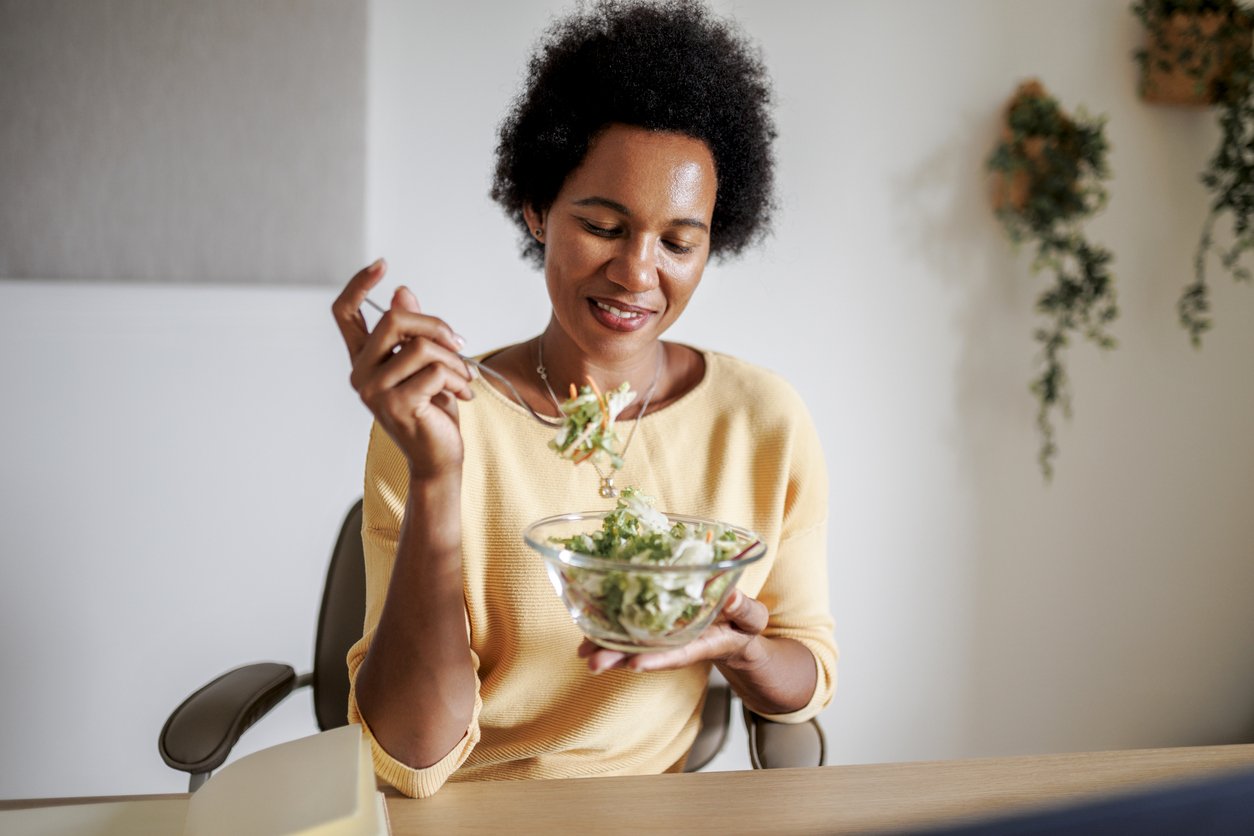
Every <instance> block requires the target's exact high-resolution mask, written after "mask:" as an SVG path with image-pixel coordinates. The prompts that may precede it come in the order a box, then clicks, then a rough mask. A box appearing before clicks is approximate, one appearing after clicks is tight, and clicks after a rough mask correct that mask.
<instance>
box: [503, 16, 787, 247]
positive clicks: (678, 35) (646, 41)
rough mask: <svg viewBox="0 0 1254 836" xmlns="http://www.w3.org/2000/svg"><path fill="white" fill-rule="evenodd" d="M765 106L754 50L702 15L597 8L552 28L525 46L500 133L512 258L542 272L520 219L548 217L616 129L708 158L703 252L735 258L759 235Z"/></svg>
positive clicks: (769, 196)
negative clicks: (527, 53)
mask: <svg viewBox="0 0 1254 836" xmlns="http://www.w3.org/2000/svg"><path fill="white" fill-rule="evenodd" d="M770 105H771V87H770V81H769V79H768V77H767V74H766V68H765V66H764V65H763V63H762V59H761V57H760V55H759V53H758V50H757V49H756V47H754V46H753V45H751V44H750V43H749V42H748V41H747V40H746V39H745V38H744V37H743V36H742V35H740V34H739V32H737V31H736V30H735V29H734V28H733V27H732V26H731V25H729V24H728V23H726V22H723V21H721V20H718V19H715V18H714V17H713V16H712V15H711V14H710V12H709V11H708V10H707V9H705V8H704V7H703V6H701V5H699V4H698V3H695V2H684V1H683V0H660V2H620V0H603V2H598V3H596V4H595V5H594V6H592V7H591V8H590V9H588V10H586V11H579V12H576V13H574V14H572V15H570V16H569V17H566V18H564V19H562V20H559V21H558V22H556V23H555V24H554V25H553V26H552V27H551V28H550V29H549V30H548V32H546V33H545V35H544V36H543V37H542V38H541V40H540V42H539V44H538V45H537V47H536V49H535V52H534V53H533V54H532V57H531V61H530V63H529V64H528V72H527V81H526V85H525V87H524V89H523V91H522V92H521V93H520V94H519V96H518V97H517V99H515V101H514V104H513V107H512V108H511V109H510V111H509V113H508V114H506V116H505V119H504V120H503V121H502V123H501V127H500V141H499V143H498V145H497V148H496V173H495V176H494V178H493V182H492V192H491V195H492V199H493V200H495V201H496V202H497V203H499V204H500V205H501V207H502V208H503V209H504V210H505V212H506V214H507V215H509V217H510V218H511V219H512V220H514V221H516V222H517V224H518V225H519V227H520V229H521V230H522V233H523V234H522V252H523V255H524V257H527V258H530V259H532V260H533V261H534V262H535V263H537V264H540V265H542V264H543V263H544V247H543V245H542V244H540V242H538V241H536V240H535V239H534V238H533V237H532V236H531V235H530V231H529V230H528V229H527V223H526V220H525V219H524V218H523V215H522V209H523V207H524V206H526V205H528V204H529V205H531V206H534V207H535V208H536V209H539V210H545V209H547V208H548V207H550V206H552V204H553V201H554V199H555V198H556V197H557V193H558V191H559V190H560V189H561V187H562V183H563V182H564V181H565V180H566V176H567V175H568V174H570V172H572V171H573V170H574V169H575V168H577V167H578V166H579V164H580V163H581V162H582V161H583V158H584V156H585V155H586V154H587V152H588V148H589V146H590V145H591V143H592V141H593V140H594V139H595V137H596V135H597V133H598V132H599V131H601V130H602V129H603V128H605V127H606V126H607V125H610V124H612V123H622V124H627V125H634V126H637V127H642V128H646V129H649V130H657V131H667V132H674V133H681V134H685V135H687V136H691V137H694V138H696V139H700V140H702V141H704V142H705V143H706V145H707V146H709V148H710V151H711V153H712V155H713V157H714V166H715V171H716V174H717V176H718V191H717V194H716V197H715V203H714V218H713V223H712V224H711V239H710V252H711V254H712V255H713V256H715V257H716V258H719V259H722V258H726V257H727V256H730V255H737V254H739V253H740V252H741V251H742V250H744V249H745V248H746V247H747V246H749V245H751V244H754V243H756V242H757V241H758V240H759V239H761V238H762V237H764V236H765V235H766V233H767V232H768V231H769V228H770V219H771V210H772V209H773V206H774V199H773V181H774V168H775V165H774V164H775V158H774V154H773V151H772V148H771V143H772V141H773V140H774V138H775V124H774V121H773V120H772V117H771V113H770Z"/></svg>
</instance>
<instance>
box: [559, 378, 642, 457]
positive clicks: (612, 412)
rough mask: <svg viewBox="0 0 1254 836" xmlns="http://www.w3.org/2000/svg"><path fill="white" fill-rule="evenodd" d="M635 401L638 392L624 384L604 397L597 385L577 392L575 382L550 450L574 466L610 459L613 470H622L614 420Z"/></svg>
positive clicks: (562, 406) (587, 386)
mask: <svg viewBox="0 0 1254 836" xmlns="http://www.w3.org/2000/svg"><path fill="white" fill-rule="evenodd" d="M589 383H591V379H589ZM635 399H636V393H635V392H633V391H631V387H630V386H629V385H628V384H627V383H626V382H625V381H624V382H623V384H622V385H620V386H619V387H618V388H617V389H611V390H609V391H608V392H605V393H604V394H602V393H601V392H600V391H599V390H598V389H597V388H596V386H595V385H586V386H583V387H582V388H580V389H578V390H577V389H576V388H575V384H573V383H572V384H571V385H570V399H569V400H567V401H565V402H564V403H562V405H561V410H562V426H561V427H559V428H558V430H557V435H556V436H554V438H553V440H552V441H550V442H549V447H551V448H552V449H554V450H556V451H557V454H558V455H559V456H561V457H562V458H564V459H569V460H570V461H572V462H574V463H575V464H580V463H581V462H585V461H589V460H591V461H593V462H594V463H600V462H603V461H605V460H606V459H608V460H609V465H610V467H612V468H613V469H614V470H618V469H620V468H621V467H622V466H623V457H622V456H621V455H619V452H618V445H619V439H618V433H616V432H615V431H614V421H615V420H616V419H617V418H618V416H619V415H620V414H622V411H623V410H624V409H626V408H627V406H628V405H629V404H630V403H631V402H632V401H634V400H635Z"/></svg>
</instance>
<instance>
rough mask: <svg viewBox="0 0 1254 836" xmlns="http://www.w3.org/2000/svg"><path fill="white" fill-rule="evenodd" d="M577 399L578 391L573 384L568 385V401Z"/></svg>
mask: <svg viewBox="0 0 1254 836" xmlns="http://www.w3.org/2000/svg"><path fill="white" fill-rule="evenodd" d="M577 397H579V390H578V389H576V388H575V384H573V383H572V384H570V399H571V400H572V401H573V400H574V399H575V398H577Z"/></svg>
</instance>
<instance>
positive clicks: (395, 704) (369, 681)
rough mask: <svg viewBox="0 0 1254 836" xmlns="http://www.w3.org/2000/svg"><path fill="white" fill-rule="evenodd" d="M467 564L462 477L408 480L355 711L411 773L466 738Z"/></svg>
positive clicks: (471, 682) (471, 691)
mask: <svg viewBox="0 0 1254 836" xmlns="http://www.w3.org/2000/svg"><path fill="white" fill-rule="evenodd" d="M464 602H465V598H464V594H463V590H462V560H461V475H460V473H457V474H453V475H448V476H443V477H440V478H438V479H427V480H411V483H410V486H409V499H408V501H407V503H406V508H405V520H404V522H403V524H402V526H401V531H400V540H399V543H398V546H397V554H396V563H395V565H394V566H393V569H392V578H391V581H390V583H389V585H388V592H387V598H386V599H385V601H384V605H383V612H382V615H381V616H380V618H379V624H378V627H377V629H376V631H375V635H374V639H373V641H372V642H371V645H370V650H369V652H368V653H367V654H366V658H365V659H364V660H363V661H362V664H361V668H360V669H359V670H358V672H357V684H356V691H357V705H358V708H359V709H360V710H361V714H362V716H363V717H364V718H365V720H366V722H367V723H368V724H369V725H370V729H371V731H372V732H373V734H374V737H375V740H377V741H378V742H379V744H380V745H381V746H382V747H383V748H384V749H385V750H386V751H387V752H388V753H389V754H390V755H391V756H392V757H394V758H396V759H397V760H399V761H401V762H402V763H405V764H408V765H409V766H411V767H414V768H422V767H426V766H430V765H432V764H434V763H437V762H438V761H439V760H441V759H442V758H443V757H444V756H445V755H446V754H448V752H449V751H450V750H452V748H453V747H454V746H456V745H457V743H458V741H460V740H461V739H462V737H464V736H465V734H466V731H467V729H468V727H469V725H470V720H471V717H472V714H473V709H474V699H475V672H474V667H473V665H472V664H471V658H470V643H469V639H468V637H467V635H466V614H465V603H464Z"/></svg>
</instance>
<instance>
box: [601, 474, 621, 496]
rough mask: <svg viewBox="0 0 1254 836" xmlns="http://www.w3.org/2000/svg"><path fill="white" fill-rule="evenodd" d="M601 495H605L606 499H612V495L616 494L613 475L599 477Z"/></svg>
mask: <svg viewBox="0 0 1254 836" xmlns="http://www.w3.org/2000/svg"><path fill="white" fill-rule="evenodd" d="M601 496H603V497H605V498H606V499H613V498H614V497H616V496H618V491H617V490H616V489H615V488H614V477H613V476H602V477H601Z"/></svg>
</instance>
